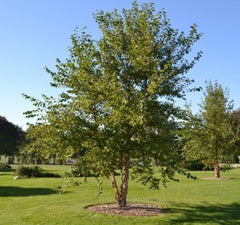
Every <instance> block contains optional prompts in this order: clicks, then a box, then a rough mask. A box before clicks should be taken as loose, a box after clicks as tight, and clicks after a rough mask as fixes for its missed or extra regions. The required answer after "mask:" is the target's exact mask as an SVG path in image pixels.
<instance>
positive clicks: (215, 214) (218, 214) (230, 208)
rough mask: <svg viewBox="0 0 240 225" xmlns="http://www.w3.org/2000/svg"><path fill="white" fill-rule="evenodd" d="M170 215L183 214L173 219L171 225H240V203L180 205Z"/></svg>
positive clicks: (170, 210)
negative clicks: (187, 224)
mask: <svg viewBox="0 0 240 225" xmlns="http://www.w3.org/2000/svg"><path fill="white" fill-rule="evenodd" d="M167 211H168V213H177V214H181V215H180V216H179V217H175V218H174V219H171V221H170V224H183V223H184V224H185V223H189V224H195V223H198V224H207V223H208V224H219V225H223V224H227V225H236V224H240V203H232V204H229V205H227V204H218V205H210V204H205V205H193V206H192V205H185V204H183V205H182V204H181V205H179V208H178V207H176V208H171V209H168V210H167Z"/></svg>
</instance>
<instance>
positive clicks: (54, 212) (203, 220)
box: [0, 165, 240, 225]
mask: <svg viewBox="0 0 240 225" xmlns="http://www.w3.org/2000/svg"><path fill="white" fill-rule="evenodd" d="M41 167H42V168H44V169H46V170H47V171H49V172H54V173H59V174H64V171H66V170H68V169H69V167H68V166H50V165H49V166H41ZM193 175H196V176H197V177H198V178H199V179H198V180H196V181H193V180H188V179H186V178H185V177H181V176H179V178H180V180H181V181H180V182H170V183H168V185H167V186H168V187H167V188H163V187H162V188H161V189H160V190H159V191H151V190H149V189H148V188H147V187H144V186H141V185H140V184H137V183H135V182H133V181H131V182H130V187H129V193H128V201H129V202H142V203H151V204H155V205H157V206H159V207H161V208H162V209H163V210H164V212H165V213H164V214H162V215H159V216H154V217H123V216H117V215H106V214H103V213H94V212H89V211H87V210H85V207H86V206H87V205H92V204H101V203H111V202H114V193H113V190H112V188H111V183H110V181H108V180H105V182H104V184H103V192H104V195H103V196H98V185H97V182H96V180H95V178H89V180H88V183H87V184H83V185H80V186H78V187H73V188H70V189H67V192H66V193H64V194H59V191H58V189H57V187H58V186H61V185H64V184H65V182H66V180H65V179H64V178H32V179H19V180H14V179H13V177H14V172H0V202H1V204H0V224H3V225H5V224H14V225H15V224H19V225H20V224H21V225H23V224H26V225H27V224H28V225H35V224H50V225H51V224H65V225H69V224H71V225H72V224H83V225H85V224H86V225H90V224H91V225H92V224H99V225H100V224H104V225H105V224H106V225H108V224H109V225H110V224H111V225H113V224H124V225H125V224H126V225H128V224H147V225H151V224H154V225H159V224H232V225H235V224H240V188H239V187H240V169H233V170H231V171H229V172H226V173H223V174H222V177H223V178H225V179H223V180H206V179H202V178H206V177H210V176H213V172H212V171H207V172H204V171H203V172H193Z"/></svg>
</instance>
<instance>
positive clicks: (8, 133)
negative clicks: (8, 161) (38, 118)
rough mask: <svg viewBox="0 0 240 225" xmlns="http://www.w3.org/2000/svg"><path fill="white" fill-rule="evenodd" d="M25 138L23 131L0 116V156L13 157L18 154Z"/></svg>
mask: <svg viewBox="0 0 240 225" xmlns="http://www.w3.org/2000/svg"><path fill="white" fill-rule="evenodd" d="M24 137H25V133H24V131H23V130H22V129H21V128H20V127H18V126H16V125H14V124H13V123H11V122H9V121H8V120H7V119H6V118H5V117H2V116H0V154H1V155H6V156H13V155H15V154H17V153H18V152H19V149H20V145H21V144H22V143H23V141H24Z"/></svg>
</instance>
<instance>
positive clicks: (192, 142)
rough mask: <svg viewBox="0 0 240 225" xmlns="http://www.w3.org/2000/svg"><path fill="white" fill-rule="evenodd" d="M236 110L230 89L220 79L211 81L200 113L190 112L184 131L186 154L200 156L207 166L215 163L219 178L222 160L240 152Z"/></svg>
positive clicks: (225, 161) (229, 159)
mask: <svg viewBox="0 0 240 225" xmlns="http://www.w3.org/2000/svg"><path fill="white" fill-rule="evenodd" d="M232 110H233V104H232V103H231V102H229V100H228V95H227V92H226V91H224V90H223V88H222V87H221V85H219V84H218V83H217V82H215V83H214V84H212V83H211V82H210V83H209V84H208V85H207V87H206V92H205V99H204V101H203V103H202V104H201V111H200V114H198V115H193V114H192V113H191V112H189V118H188V119H189V120H188V121H187V122H185V123H184V128H183V130H182V131H181V140H182V142H183V144H184V147H183V152H184V156H185V157H186V158H188V159H200V160H202V162H204V164H205V165H206V166H211V167H214V168H215V177H217V178H219V177H220V165H221V163H230V162H231V161H232V160H233V156H234V154H236V144H237V143H238V140H239V135H237V133H239V131H238V130H239V128H237V127H236V126H235V125H234V120H233V116H232Z"/></svg>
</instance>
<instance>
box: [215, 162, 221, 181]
mask: <svg viewBox="0 0 240 225" xmlns="http://www.w3.org/2000/svg"><path fill="white" fill-rule="evenodd" d="M214 174H215V175H214V176H215V178H220V166H219V164H216V165H215V166H214Z"/></svg>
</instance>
